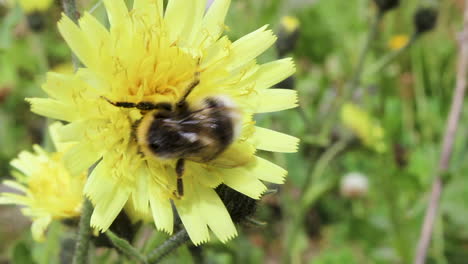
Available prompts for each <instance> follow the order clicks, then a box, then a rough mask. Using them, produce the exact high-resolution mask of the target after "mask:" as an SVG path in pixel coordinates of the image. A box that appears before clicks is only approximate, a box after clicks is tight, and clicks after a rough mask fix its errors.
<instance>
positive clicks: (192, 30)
mask: <svg viewBox="0 0 468 264" xmlns="http://www.w3.org/2000/svg"><path fill="white" fill-rule="evenodd" d="M186 2H187V1H186ZM191 2H193V9H192V10H190V13H191V14H190V16H189V17H188V18H189V20H187V21H186V23H187V24H186V25H185V28H184V30H183V31H182V36H184V39H185V41H184V44H185V45H186V46H193V43H194V41H195V39H196V38H197V36H199V35H200V29H201V25H202V20H203V14H204V13H205V8H206V0H192V1H191Z"/></svg>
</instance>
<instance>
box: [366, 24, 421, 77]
mask: <svg viewBox="0 0 468 264" xmlns="http://www.w3.org/2000/svg"><path fill="white" fill-rule="evenodd" d="M418 36H419V34H417V33H414V34H413V35H412V36H411V38H410V39H409V41H408V42H407V43H406V44H405V45H404V46H403V47H401V48H400V49H398V50H396V51H394V52H392V53H390V54H388V55H386V56H384V57H383V58H382V59H381V60H379V61H378V62H377V63H376V64H374V65H373V66H372V67H371V69H370V70H369V71H368V72H366V73H365V74H364V75H365V76H370V75H374V74H377V73H379V72H381V71H382V70H383V69H385V67H387V66H388V65H389V64H390V63H392V62H393V61H394V60H395V59H396V58H398V56H400V55H401V54H402V53H403V52H405V51H406V50H407V49H408V48H409V47H411V46H412V45H413V44H414V43H415V42H416V40H417V39H418Z"/></svg>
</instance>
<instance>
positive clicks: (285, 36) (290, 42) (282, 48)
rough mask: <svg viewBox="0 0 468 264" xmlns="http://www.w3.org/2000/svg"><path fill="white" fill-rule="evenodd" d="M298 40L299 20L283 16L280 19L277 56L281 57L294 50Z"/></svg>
mask: <svg viewBox="0 0 468 264" xmlns="http://www.w3.org/2000/svg"><path fill="white" fill-rule="evenodd" d="M298 38H299V20H298V19H297V18H295V17H292V16H285V17H283V18H282V19H281V24H280V29H279V32H278V40H277V41H276V50H277V51H278V55H279V56H280V57H283V56H284V55H286V54H287V53H289V52H291V51H293V50H294V48H295V47H296V43H297V40H298Z"/></svg>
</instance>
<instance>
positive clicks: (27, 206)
mask: <svg viewBox="0 0 468 264" xmlns="http://www.w3.org/2000/svg"><path fill="white" fill-rule="evenodd" d="M61 126H62V125H61V124H59V123H55V124H53V125H52V126H51V127H50V130H51V134H52V135H53V141H54V143H55V145H56V148H57V152H54V153H48V152H46V151H44V150H43V149H42V148H41V147H40V146H37V145H35V146H33V149H34V153H31V152H28V151H23V152H21V153H20V154H19V155H18V158H16V159H14V160H12V161H11V165H12V166H13V167H15V168H16V169H17V170H18V171H14V172H12V174H13V176H14V177H15V179H16V181H11V180H7V181H5V182H4V184H5V185H6V186H8V187H11V188H12V189H14V190H16V191H19V192H21V194H19V193H9V192H5V193H1V194H0V204H17V205H20V206H23V207H22V209H21V210H22V212H23V214H24V215H25V216H27V217H30V218H31V219H32V221H33V224H32V227H31V230H32V234H33V237H34V239H35V240H42V239H43V238H44V232H45V230H46V229H47V226H48V225H49V224H50V222H51V221H52V220H55V219H57V220H60V219H67V218H74V217H77V216H79V215H80V210H81V204H82V199H83V194H82V193H83V187H84V184H85V181H86V174H84V173H82V174H80V175H79V176H75V177H72V176H71V175H70V173H69V172H68V170H67V169H66V168H65V165H64V163H63V159H62V158H63V153H62V152H63V151H65V150H66V149H68V148H69V147H70V146H69V144H60V143H58V141H57V139H56V136H55V134H56V133H55V131H56V130H57V129H59V128H60V127H61Z"/></svg>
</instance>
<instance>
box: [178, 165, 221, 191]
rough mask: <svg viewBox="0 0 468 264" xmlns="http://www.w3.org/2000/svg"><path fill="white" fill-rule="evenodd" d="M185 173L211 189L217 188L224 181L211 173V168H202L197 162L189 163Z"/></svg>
mask: <svg viewBox="0 0 468 264" xmlns="http://www.w3.org/2000/svg"><path fill="white" fill-rule="evenodd" d="M185 171H186V172H187V173H190V174H192V175H193V176H194V178H195V179H196V181H197V182H198V183H199V184H202V185H204V186H207V187H210V188H216V187H217V186H218V185H220V184H221V183H222V181H223V179H222V178H221V177H219V175H218V174H217V173H212V172H211V171H210V166H202V165H201V164H200V163H197V162H190V161H187V162H186V163H185Z"/></svg>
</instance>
